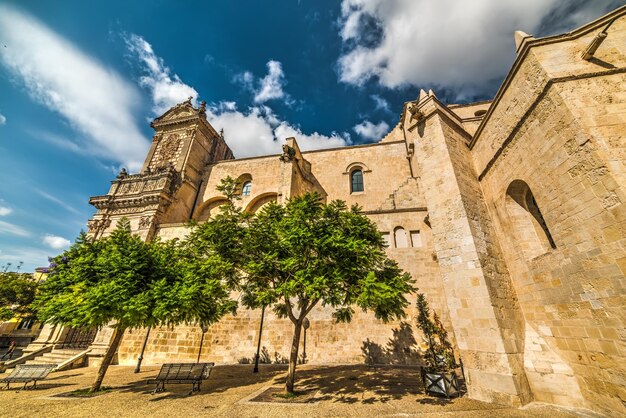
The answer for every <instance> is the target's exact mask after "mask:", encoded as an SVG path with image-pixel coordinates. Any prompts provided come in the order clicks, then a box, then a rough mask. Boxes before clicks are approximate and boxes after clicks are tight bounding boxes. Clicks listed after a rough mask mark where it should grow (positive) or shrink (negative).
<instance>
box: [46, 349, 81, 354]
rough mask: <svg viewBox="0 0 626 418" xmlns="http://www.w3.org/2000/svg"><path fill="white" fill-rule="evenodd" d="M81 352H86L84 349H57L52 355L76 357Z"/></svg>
mask: <svg viewBox="0 0 626 418" xmlns="http://www.w3.org/2000/svg"><path fill="white" fill-rule="evenodd" d="M81 351H84V349H82V348H55V349H54V350H52V353H55V354H56V353H58V354H66V355H68V356H74V355H76V354H78V353H80V352H81Z"/></svg>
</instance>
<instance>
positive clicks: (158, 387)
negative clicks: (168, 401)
mask: <svg viewBox="0 0 626 418" xmlns="http://www.w3.org/2000/svg"><path fill="white" fill-rule="evenodd" d="M164 390H165V382H157V385H156V387H155V388H154V390H153V391H152V394H153V395H154V394H155V393H159V392H163V391H164Z"/></svg>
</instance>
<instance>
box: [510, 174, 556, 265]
mask: <svg viewBox="0 0 626 418" xmlns="http://www.w3.org/2000/svg"><path fill="white" fill-rule="evenodd" d="M506 210H507V213H508V215H509V220H510V222H511V226H512V236H513V237H514V239H515V244H516V246H517V247H518V248H519V249H520V250H521V251H522V253H523V254H524V256H525V258H526V259H531V258H535V257H537V256H539V255H541V254H544V253H546V252H548V250H549V249H550V248H556V244H555V242H554V239H553V238H552V234H551V233H550V230H549V228H548V225H547V224H546V221H545V219H544V217H543V214H542V213H541V210H540V209H539V205H538V204H537V201H536V200H535V196H534V195H533V192H532V191H531V190H530V187H528V184H526V182H524V181H522V180H515V181H513V182H512V183H511V184H510V185H509V187H508V189H507V191H506Z"/></svg>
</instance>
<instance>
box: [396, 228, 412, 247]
mask: <svg viewBox="0 0 626 418" xmlns="http://www.w3.org/2000/svg"><path fill="white" fill-rule="evenodd" d="M393 236H394V241H395V242H396V248H407V247H408V246H409V242H408V240H407V237H406V231H405V230H404V228H402V227H401V226H399V227H397V228H396V229H394V230H393Z"/></svg>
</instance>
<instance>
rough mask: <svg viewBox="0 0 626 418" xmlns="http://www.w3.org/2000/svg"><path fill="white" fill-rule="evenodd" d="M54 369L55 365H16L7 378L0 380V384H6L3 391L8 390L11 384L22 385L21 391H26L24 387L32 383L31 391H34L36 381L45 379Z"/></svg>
mask: <svg viewBox="0 0 626 418" xmlns="http://www.w3.org/2000/svg"><path fill="white" fill-rule="evenodd" d="M56 367H57V365H56V364H18V365H17V367H16V368H15V369H13V371H12V372H11V374H10V375H9V376H7V377H4V378H2V379H0V383H6V384H7V385H6V387H5V388H4V389H9V385H10V384H11V383H24V387H23V389H26V385H27V384H28V383H29V382H33V386H32V387H31V389H35V388H36V387H37V381H38V380H43V379H45V378H46V377H47V376H48V374H49V373H50V372H51V371H52V370H54V369H55V368H56Z"/></svg>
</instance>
